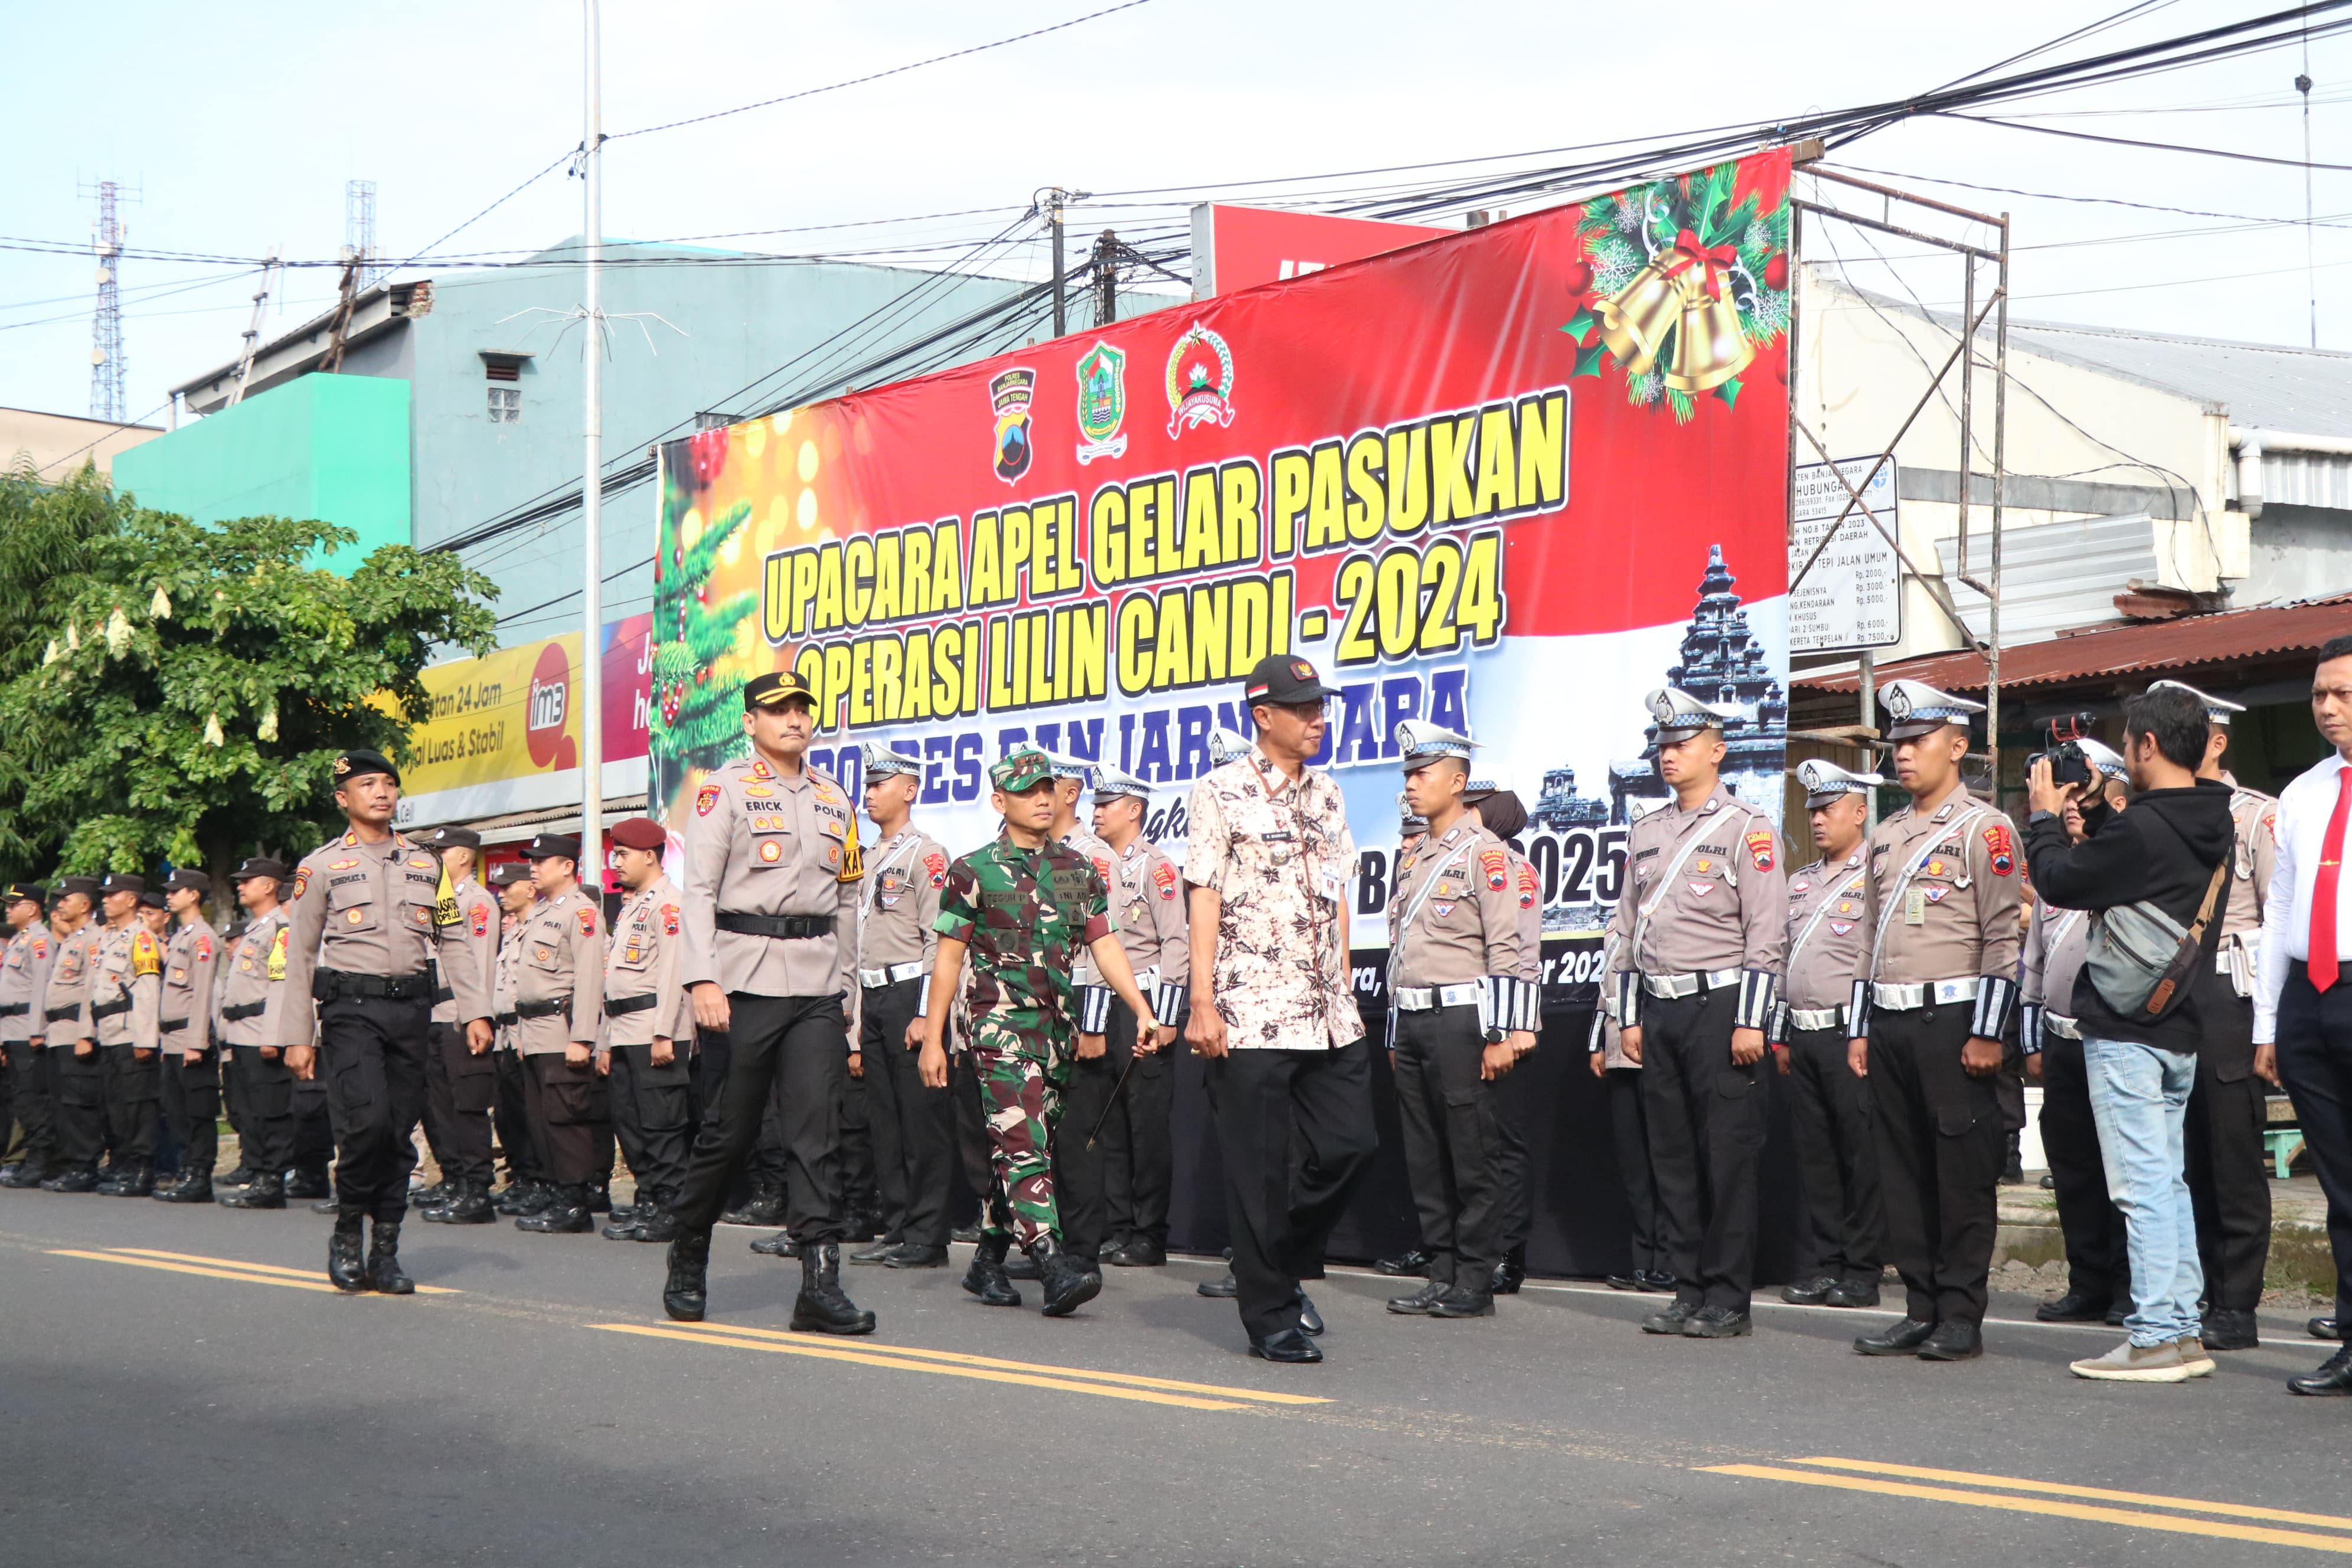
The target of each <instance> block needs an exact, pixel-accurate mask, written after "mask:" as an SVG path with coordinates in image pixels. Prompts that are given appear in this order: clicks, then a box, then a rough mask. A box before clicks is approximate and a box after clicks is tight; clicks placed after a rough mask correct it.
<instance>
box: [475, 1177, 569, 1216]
mask: <svg viewBox="0 0 2352 1568" xmlns="http://www.w3.org/2000/svg"><path fill="white" fill-rule="evenodd" d="M554 1196H555V1194H553V1193H552V1192H551V1191H550V1190H549V1189H548V1185H547V1184H546V1183H545V1182H539V1181H530V1180H524V1181H516V1182H509V1183H508V1184H507V1185H506V1190H505V1191H504V1192H501V1193H500V1194H499V1195H498V1197H497V1199H496V1200H495V1201H494V1202H493V1204H492V1205H491V1206H492V1207H493V1208H495V1209H496V1210H497V1211H498V1212H499V1214H501V1215H509V1216H512V1215H526V1214H537V1213H538V1212H539V1211H540V1210H541V1209H543V1208H545V1207H546V1206H547V1205H549V1203H551V1201H553V1199H554Z"/></svg>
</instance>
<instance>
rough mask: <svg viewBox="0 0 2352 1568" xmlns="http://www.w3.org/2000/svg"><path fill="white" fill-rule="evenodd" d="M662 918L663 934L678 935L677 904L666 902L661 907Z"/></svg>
mask: <svg viewBox="0 0 2352 1568" xmlns="http://www.w3.org/2000/svg"><path fill="white" fill-rule="evenodd" d="M661 919H662V934H663V935H665V936H676V935H677V905H676V904H664V905H663V906H662V908H661Z"/></svg>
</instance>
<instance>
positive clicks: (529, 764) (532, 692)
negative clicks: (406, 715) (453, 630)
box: [401, 632, 581, 821]
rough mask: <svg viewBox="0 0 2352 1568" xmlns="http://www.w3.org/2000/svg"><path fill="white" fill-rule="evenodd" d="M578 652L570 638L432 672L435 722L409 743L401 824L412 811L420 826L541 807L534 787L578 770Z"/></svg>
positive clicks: (429, 685) (576, 639)
mask: <svg viewBox="0 0 2352 1568" xmlns="http://www.w3.org/2000/svg"><path fill="white" fill-rule="evenodd" d="M580 647H581V637H580V634H579V633H578V632H568V633H565V634H564V635H563V636H562V637H546V638H542V639H541V640H539V641H537V642H529V643H523V644H520V645H519V646H517V647H505V648H500V649H499V650H498V651H497V652H496V653H493V654H491V655H489V656H488V658H467V659H457V660H453V661H451V662H450V663H447V664H443V665H436V666H435V667H434V668H431V669H428V670H426V671H425V675H424V680H425V690H426V691H427V692H429V693H430V694H431V696H432V699H433V710H432V716H431V717H430V718H428V719H426V720H425V721H424V722H423V723H421V724H418V725H417V726H416V727H415V729H414V730H413V731H410V733H409V747H410V752H409V762H408V764H407V766H406V767H404V769H402V771H401V794H402V795H403V796H404V800H403V802H402V804H403V806H404V812H403V815H404V817H407V816H409V813H408V812H407V811H406V809H405V808H406V807H408V806H410V805H415V807H416V808H417V809H416V812H415V816H414V817H413V818H411V819H412V820H419V821H422V820H425V819H427V818H430V819H433V820H450V819H456V818H457V817H460V816H484V815H488V814H491V813H496V812H501V811H520V810H526V809H529V808H530V807H531V806H533V805H540V804H542V803H541V801H539V800H538V799H536V798H534V797H535V796H536V795H539V794H541V793H542V792H541V791H539V790H535V789H531V788H530V787H528V786H530V784H535V783H537V782H538V781H540V780H542V779H549V780H551V775H554V774H558V773H568V772H571V771H572V770H574V769H576V768H578V767H579V765H580V714H579V701H578V685H577V683H578V680H579V674H580ZM424 797H434V798H433V799H431V800H429V801H428V800H427V799H425V798H424Z"/></svg>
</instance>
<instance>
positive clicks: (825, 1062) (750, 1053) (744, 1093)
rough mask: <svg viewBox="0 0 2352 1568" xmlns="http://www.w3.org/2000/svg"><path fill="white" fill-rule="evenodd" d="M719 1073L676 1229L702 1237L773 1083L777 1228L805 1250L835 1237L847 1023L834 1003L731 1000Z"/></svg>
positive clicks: (832, 999) (745, 1154)
mask: <svg viewBox="0 0 2352 1568" xmlns="http://www.w3.org/2000/svg"><path fill="white" fill-rule="evenodd" d="M727 1003H728V1007H729V1010H730V1015H731V1017H730V1024H729V1027H728V1031H727V1056H728V1061H727V1067H726V1069H725V1079H724V1081H723V1083H722V1084H721V1086H720V1089H719V1104H718V1106H717V1108H716V1113H715V1114H712V1113H710V1112H709V1111H706V1113H705V1115H704V1119H703V1123H702V1130H701V1132H700V1134H699V1136H698V1137H697V1138H696V1139H695V1142H694V1152H693V1154H692V1155H691V1156H690V1157H689V1158H688V1162H687V1168H686V1186H685V1189H684V1191H682V1192H681V1193H680V1194H678V1199H677V1211H676V1212H677V1219H678V1223H679V1224H680V1225H682V1226H686V1227H687V1228H688V1229H689V1230H707V1229H709V1227H710V1226H712V1225H715V1224H716V1223H718V1219H719V1213H720V1211H722V1210H723V1209H724V1208H725V1207H726V1205H727V1190H728V1188H729V1186H730V1184H732V1183H733V1182H734V1180H735V1176H736V1173H738V1172H739V1171H740V1170H742V1169H743V1168H744V1166H745V1165H746V1164H747V1163H749V1162H750V1160H751V1151H752V1146H753V1145H754V1144H755V1143H757V1142H759V1137H760V1123H761V1121H762V1120H764V1119H765V1117H766V1115H767V1110H768V1100H769V1097H770V1095H771V1093H772V1091H773V1090H774V1089H776V1087H777V1086H778V1085H779V1084H781V1086H782V1095H783V1100H782V1134H783V1145H784V1152H785V1155H786V1158H787V1162H788V1163H787V1180H786V1182H785V1184H784V1194H785V1199H784V1224H785V1227H786V1228H787V1229H789V1230H790V1231H791V1232H792V1235H793V1239H794V1240H795V1241H798V1242H800V1243H802V1244H803V1245H804V1246H810V1245H814V1246H822V1245H824V1244H825V1243H828V1242H838V1241H839V1240H840V1239H841V1233H842V1202H841V1158H840V1140H841V1121H840V1117H841V1085H842V1082H843V1080H844V1079H846V1078H847V1077H848V1070H847V1068H846V1066H845V1063H846V1061H847V1058H848V1055H849V1052H848V1048H847V1047H848V1038H847V1035H848V1027H849V1026H848V1020H847V1019H845V1017H844V1016H842V1011H841V999H840V998H839V997H837V996H755V995H752V994H750V993H748V992H742V991H736V992H730V993H729V994H728V998H727Z"/></svg>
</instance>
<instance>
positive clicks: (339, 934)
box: [278, 750, 490, 1296]
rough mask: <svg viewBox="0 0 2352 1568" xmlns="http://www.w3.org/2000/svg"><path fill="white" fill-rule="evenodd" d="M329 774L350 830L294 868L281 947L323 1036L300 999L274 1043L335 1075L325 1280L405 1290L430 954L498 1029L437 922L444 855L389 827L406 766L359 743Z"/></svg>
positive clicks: (457, 943)
mask: <svg viewBox="0 0 2352 1568" xmlns="http://www.w3.org/2000/svg"><path fill="white" fill-rule="evenodd" d="M333 778H334V784H335V805H336V806H337V808H338V809H340V810H341V812H342V813H343V816H344V817H345V818H346V819H347V820H348V821H349V823H350V825H351V826H350V827H349V829H348V830H347V831H346V832H344V833H343V834H341V836H340V837H336V838H334V839H332V840H331V841H330V842H328V843H327V844H325V845H324V846H322V847H320V848H318V849H316V850H313V851H312V852H311V853H310V855H309V856H307V857H305V858H303V860H302V862H301V863H300V864H299V866H297V867H296V868H294V898H293V903H292V910H291V913H290V916H289V940H288V942H287V946H286V982H287V984H288V985H289V986H290V987H291V988H292V989H293V990H294V992H295V993H296V994H298V995H303V994H307V995H309V996H310V997H311V998H312V999H313V1000H314V1001H316V1002H317V1003H318V1010H317V1016H316V1039H317V1045H316V1047H315V1048H314V1047H313V1045H312V1038H313V1035H312V1020H311V1015H310V1010H309V1009H306V1008H300V1007H283V1008H280V1009H279V1012H278V1022H279V1033H278V1043H279V1044H280V1045H281V1046H282V1047H285V1051H286V1061H287V1065H288V1066H289V1067H290V1068H293V1069H294V1073H295V1076H296V1077H298V1078H302V1079H311V1078H314V1077H315V1078H320V1079H325V1080H326V1085H327V1097H328V1101H329V1104H330V1105H331V1108H332V1110H333V1112H334V1116H333V1131H334V1136H335V1205H336V1208H335V1228H334V1232H333V1234H332V1235H331V1237H330V1238H329V1240H328V1244H327V1277H328V1279H330V1280H331V1281H332V1282H333V1284H334V1286H335V1288H336V1289H339V1290H366V1289H374V1290H378V1291H381V1292H383V1293H384V1294H386V1295H393V1296H405V1295H410V1294H413V1293H414V1292H415V1289H416V1286H415V1282H414V1281H413V1280H411V1279H409V1278H408V1275H407V1274H406V1273H405V1272H404V1270H403V1269H402V1268H401V1267H400V1226H401V1223H402V1221H404V1219H406V1218H407V1216H408V1176H409V1173H410V1172H411V1171H413V1170H415V1168H416V1146H415V1137H414V1135H415V1131H416V1123H417V1119H418V1118H419V1117H420V1116H422V1115H423V1114H424V1110H425V1053H426V1052H427V1051H428V1050H430V1049H431V1045H430V1042H429V1040H428V1038H427V1035H428V1031H429V1029H430V1026H431V1022H432V1013H433V973H434V968H435V964H434V960H435V959H436V956H437V957H438V958H439V960H440V961H441V962H440V964H439V968H440V973H441V974H442V975H443V977H444V978H446V980H447V981H448V982H449V984H450V987H451V991H452V994H453V997H454V1000H455V1002H456V1004H457V1016H458V1017H459V1019H461V1020H462V1021H464V1023H465V1025H466V1027H467V1032H468V1034H469V1035H471V1036H472V1037H474V1038H475V1039H477V1040H482V1039H487V1038H488V1036H489V1029H490V1016H489V1015H490V1004H489V996H488V993H487V992H486V991H485V990H484V989H483V987H482V980H481V975H480V974H479V973H478V970H477V967H476V966H475V965H474V964H473V963H470V962H469V961H468V958H467V950H466V946H465V942H464V940H463V939H462V938H461V937H460V936H459V935H458V929H459V928H457V927H455V926H436V924H435V923H434V910H435V906H436V903H438V901H439V889H440V883H441V867H440V863H439V862H438V861H436V860H435V859H434V858H433V857H432V856H431V855H429V854H427V853H425V850H424V849H422V848H421V847H418V846H417V845H416V844H415V841H413V840H412V839H410V838H409V837H407V836H406V835H405V834H402V833H395V832H394V831H393V828H392V817H393V813H394V810H395V809H396V808H397V807H398V805H399V804H400V774H399V772H398V771H397V770H396V769H394V767H393V765H392V763H391V762H390V760H389V759H387V758H385V757H384V756H383V755H382V754H380V753H378V752H370V751H363V750H353V751H349V752H344V753H343V754H342V755H341V756H340V757H337V758H336V759H335V761H334V764H333ZM370 1219H373V1222H374V1230H373V1236H371V1237H369V1238H368V1242H369V1246H368V1252H367V1258H366V1260H365V1261H364V1262H362V1259H361V1248H360V1243H361V1232H362V1228H363V1227H364V1226H365V1225H366V1224H367V1222H368V1221H369V1220H370Z"/></svg>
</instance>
